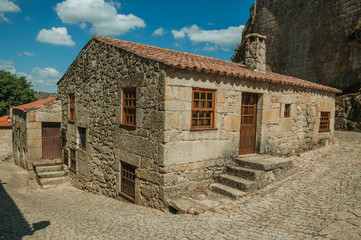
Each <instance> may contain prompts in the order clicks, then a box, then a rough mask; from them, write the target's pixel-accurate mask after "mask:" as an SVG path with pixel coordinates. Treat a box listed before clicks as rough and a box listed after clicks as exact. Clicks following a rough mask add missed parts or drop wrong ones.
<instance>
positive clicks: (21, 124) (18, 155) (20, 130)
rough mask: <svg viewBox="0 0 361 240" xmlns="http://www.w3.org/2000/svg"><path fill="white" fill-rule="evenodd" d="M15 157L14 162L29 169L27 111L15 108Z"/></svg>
mask: <svg viewBox="0 0 361 240" xmlns="http://www.w3.org/2000/svg"><path fill="white" fill-rule="evenodd" d="M13 117H15V120H13V129H12V131H13V158H14V163H15V164H17V165H19V166H21V167H23V168H25V169H28V165H27V164H26V163H27V161H26V154H25V153H26V151H27V148H28V146H27V142H26V132H27V131H26V130H27V129H26V113H24V112H22V111H19V110H16V109H14V110H13Z"/></svg>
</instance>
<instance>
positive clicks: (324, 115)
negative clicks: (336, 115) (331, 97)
mask: <svg viewBox="0 0 361 240" xmlns="http://www.w3.org/2000/svg"><path fill="white" fill-rule="evenodd" d="M330 120H331V112H321V113H320V126H319V132H329V131H330Z"/></svg>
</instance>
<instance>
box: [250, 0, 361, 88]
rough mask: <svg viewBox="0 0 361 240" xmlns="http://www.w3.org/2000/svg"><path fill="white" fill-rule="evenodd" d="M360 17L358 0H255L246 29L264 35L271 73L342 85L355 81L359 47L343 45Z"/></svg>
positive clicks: (360, 68)
mask: <svg viewBox="0 0 361 240" xmlns="http://www.w3.org/2000/svg"><path fill="white" fill-rule="evenodd" d="M360 19H361V1H360V0H332V1H330V0H320V1H299V0H286V1H284V0H257V3H256V18H255V23H254V25H253V26H252V25H251V24H250V23H251V21H249V24H247V26H246V31H247V33H250V32H255V33H259V34H262V35H265V36H267V43H266V44H267V64H268V65H269V66H270V67H271V69H272V71H274V72H277V73H282V74H286V75H291V76H294V77H299V78H302V79H307V80H310V81H313V82H317V83H321V84H325V85H329V86H333V87H337V88H340V89H344V88H347V87H349V86H350V85H352V84H354V83H360V81H361V48H356V47H348V46H347V41H348V36H349V35H350V34H351V31H352V30H353V29H354V28H355V27H356V25H357V23H358V21H359V20H360ZM356 90H357V89H356Z"/></svg>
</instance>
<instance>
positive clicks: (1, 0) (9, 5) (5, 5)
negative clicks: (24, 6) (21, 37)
mask: <svg viewBox="0 0 361 240" xmlns="http://www.w3.org/2000/svg"><path fill="white" fill-rule="evenodd" d="M20 11H21V10H20V7H19V6H18V5H16V4H15V3H13V2H11V1H9V0H0V18H1V19H2V20H4V21H5V22H9V19H7V18H6V17H5V15H4V13H6V12H20Z"/></svg>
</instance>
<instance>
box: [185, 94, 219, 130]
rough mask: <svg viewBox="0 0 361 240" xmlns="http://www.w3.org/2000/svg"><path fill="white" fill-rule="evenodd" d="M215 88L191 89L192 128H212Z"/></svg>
mask: <svg viewBox="0 0 361 240" xmlns="http://www.w3.org/2000/svg"><path fill="white" fill-rule="evenodd" d="M215 92H216V91H215V90H206V89H193V90H192V123H191V124H192V125H191V129H192V130H206V129H214V113H215Z"/></svg>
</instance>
